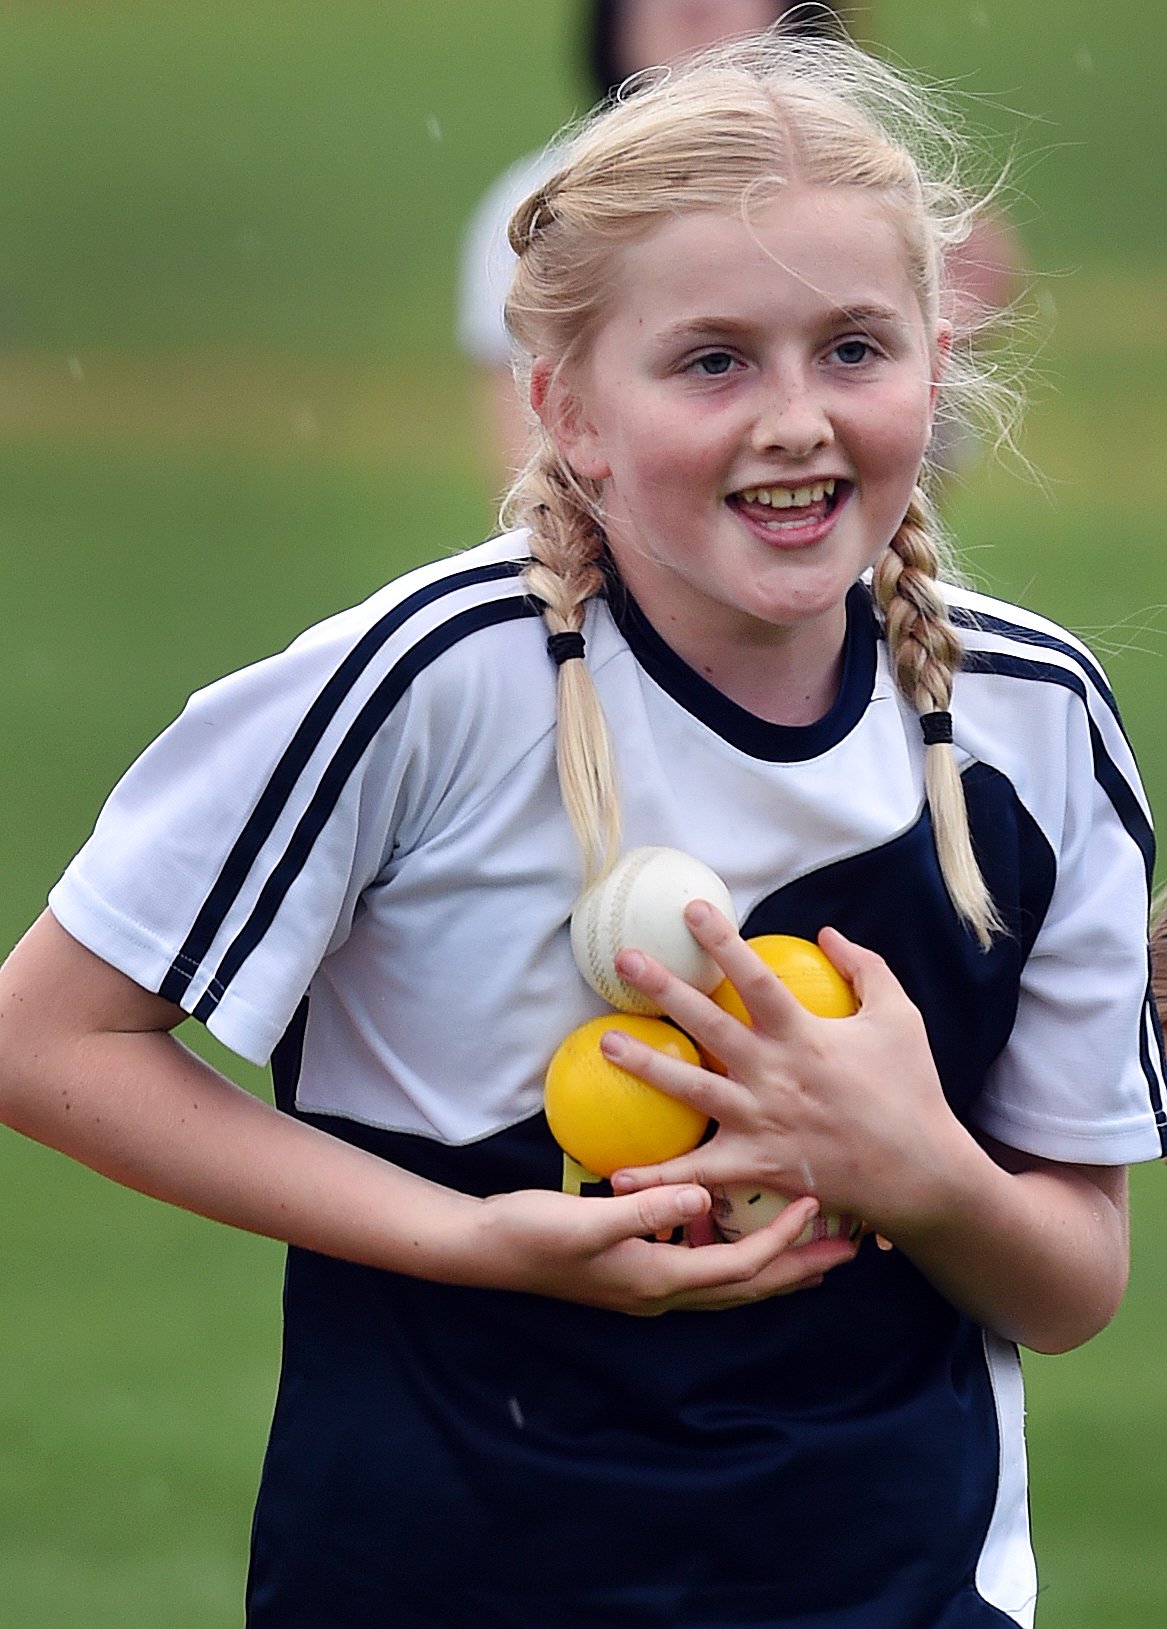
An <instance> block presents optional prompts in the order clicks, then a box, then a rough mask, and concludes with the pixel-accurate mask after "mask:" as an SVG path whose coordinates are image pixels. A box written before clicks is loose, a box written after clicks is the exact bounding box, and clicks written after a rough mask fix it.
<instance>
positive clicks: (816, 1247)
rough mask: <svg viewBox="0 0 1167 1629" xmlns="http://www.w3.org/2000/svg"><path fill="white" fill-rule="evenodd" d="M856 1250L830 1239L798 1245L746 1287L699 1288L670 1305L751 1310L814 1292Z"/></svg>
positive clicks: (689, 1308) (695, 1309) (690, 1309)
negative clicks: (764, 1303)
mask: <svg viewBox="0 0 1167 1629" xmlns="http://www.w3.org/2000/svg"><path fill="white" fill-rule="evenodd" d="M855 1253H856V1246H855V1245H854V1244H851V1243H849V1242H848V1241H846V1240H838V1239H832V1240H829V1241H823V1242H821V1243H816V1244H803V1245H798V1246H797V1247H796V1248H795V1249H793V1250H788V1251H786V1252H785V1254H784V1255H782V1256H780V1257H779V1258H778V1259H777V1260H776V1261H773V1262H771V1263H770V1264H769V1265H768V1266H767V1267H765V1268H764V1269H763V1270H762V1271H761V1272H759V1273H757V1274H756V1275H755V1276H754V1277H753V1278H752V1279H750V1280H749V1282H748V1283H745V1284H741V1285H735V1286H731V1287H727V1288H717V1289H711V1288H701V1289H696V1290H693V1291H691V1292H690V1293H689V1294H687V1295H686V1296H684V1297H681V1298H677V1299H676V1300H675V1301H674V1305H675V1306H676V1307H677V1308H678V1310H683V1311H686V1312H725V1311H729V1310H731V1309H732V1308H734V1307H747V1306H753V1305H755V1304H756V1303H757V1302H759V1301H769V1300H772V1299H773V1298H774V1297H775V1296H778V1295H794V1294H796V1293H797V1292H798V1291H799V1290H810V1289H815V1288H816V1287H817V1286H818V1285H819V1284H821V1283H822V1282H823V1280H824V1278H825V1277H826V1276H827V1274H828V1273H830V1272H833V1271H834V1269H835V1268H836V1267H844V1266H846V1264H847V1263H848V1262H849V1261H853V1260H854V1259H855Z"/></svg>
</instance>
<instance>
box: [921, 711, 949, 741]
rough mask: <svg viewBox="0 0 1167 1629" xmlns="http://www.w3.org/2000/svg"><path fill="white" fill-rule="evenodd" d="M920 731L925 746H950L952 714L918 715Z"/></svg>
mask: <svg viewBox="0 0 1167 1629" xmlns="http://www.w3.org/2000/svg"><path fill="white" fill-rule="evenodd" d="M920 732H921V734H922V735H923V737H924V745H925V746H926V747H948V746H951V745H952V714H951V713H922V714H921V715H920Z"/></svg>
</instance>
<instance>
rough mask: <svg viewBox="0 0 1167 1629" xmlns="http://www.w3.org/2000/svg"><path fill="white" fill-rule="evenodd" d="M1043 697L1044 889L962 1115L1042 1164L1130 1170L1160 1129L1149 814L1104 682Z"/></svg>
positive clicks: (1038, 788) (1060, 688)
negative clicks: (969, 1109) (982, 1080)
mask: <svg viewBox="0 0 1167 1629" xmlns="http://www.w3.org/2000/svg"><path fill="white" fill-rule="evenodd" d="M1029 688H1030V689H1031V691H1032V690H1033V689H1034V688H1035V687H1034V686H1030V687H1029ZM1045 695H1046V697H1048V698H1049V701H1050V703H1051V705H1050V707H1049V710H1048V713H1047V715H1046V716H1045V720H1044V723H1045V732H1044V733H1045V752H1046V756H1045V760H1044V766H1043V773H1042V775H1041V778H1040V782H1036V781H1034V780H1033V778H1032V777H1031V785H1032V786H1033V796H1034V799H1035V804H1036V806H1037V807H1038V810H1039V814H1040V822H1041V824H1042V827H1043V830H1044V831H1045V834H1046V836H1047V839H1048V840H1049V841H1050V843H1051V846H1052V847H1053V849H1054V851H1055V853H1056V856H1057V871H1056V883H1055V886H1054V890H1053V895H1052V898H1051V900H1050V904H1049V909H1048V911H1047V912H1046V915H1045V917H1044V919H1043V921H1042V923H1041V926H1040V929H1039V931H1038V932H1037V934H1036V937H1035V940H1034V944H1033V947H1032V950H1031V952H1030V954H1029V956H1028V958H1027V960H1026V963H1025V966H1024V969H1023V972H1022V979H1021V991H1020V1001H1019V1005H1018V1011H1017V1018H1016V1022H1015V1024H1014V1027H1013V1032H1012V1034H1011V1036H1010V1038H1009V1043H1008V1045H1007V1047H1006V1049H1005V1051H1004V1052H1003V1054H1002V1055H1001V1057H1000V1058H999V1059H998V1061H997V1063H996V1064H995V1065H994V1068H993V1070H992V1071H991V1073H990V1076H989V1079H988V1082H987V1085H986V1089H985V1092H984V1093H983V1095H982V1097H981V1099H980V1102H979V1104H978V1110H977V1116H976V1118H977V1122H978V1124H979V1125H980V1127H981V1128H982V1129H983V1130H985V1131H986V1132H988V1133H989V1134H990V1135H992V1136H994V1137H996V1138H998V1139H999V1140H1000V1141H1002V1142H1005V1143H1008V1144H1010V1145H1011V1146H1013V1147H1017V1148H1021V1149H1024V1150H1026V1151H1027V1152H1030V1153H1035V1154H1038V1155H1040V1156H1042V1157H1044V1158H1048V1159H1054V1160H1060V1161H1064V1162H1066V1163H1088V1164H1090V1163H1092V1164H1115V1165H1120V1164H1131V1163H1134V1162H1136V1161H1139V1160H1145V1159H1153V1158H1157V1157H1159V1156H1160V1154H1161V1153H1162V1150H1163V1137H1164V1128H1165V1125H1167V1121H1165V1116H1164V1090H1163V1056H1162V1041H1161V1035H1160V1031H1159V1025H1158V1021H1157V1017H1156V1014H1155V1010H1154V1005H1153V1002H1152V1000H1151V995H1150V989H1149V970H1148V953H1147V932H1146V929H1147V912H1148V893H1149V880H1150V873H1151V865H1152V862H1153V840H1152V834H1151V823H1150V816H1149V811H1148V809H1147V805H1146V800H1145V797H1144V794H1143V791H1142V787H1141V784H1140V781H1139V776H1138V772H1137V769H1136V767H1135V763H1134V759H1133V756H1132V754H1131V751H1130V747H1129V745H1128V742H1127V740H1126V737H1125V735H1124V733H1123V730H1122V727H1121V724H1120V722H1119V719H1118V714H1117V710H1116V709H1115V707H1114V702H1113V698H1112V697H1111V696H1110V693H1109V690H1108V689H1107V688H1106V686H1105V684H1104V683H1103V682H1098V683H1097V684H1095V683H1093V682H1089V683H1087V684H1086V685H1085V686H1084V687H1082V688H1081V692H1080V695H1079V694H1075V691H1074V689H1072V688H1069V687H1067V686H1065V685H1050V686H1048V687H1046V688H1045Z"/></svg>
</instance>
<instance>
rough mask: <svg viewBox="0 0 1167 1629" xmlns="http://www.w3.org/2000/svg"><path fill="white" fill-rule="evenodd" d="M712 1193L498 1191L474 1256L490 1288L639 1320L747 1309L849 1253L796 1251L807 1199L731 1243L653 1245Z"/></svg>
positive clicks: (808, 1281) (809, 1206) (699, 1213)
mask: <svg viewBox="0 0 1167 1629" xmlns="http://www.w3.org/2000/svg"><path fill="white" fill-rule="evenodd" d="M709 1202H710V1201H709V1195H708V1193H706V1192H705V1190H704V1189H703V1188H696V1187H692V1186H688V1185H682V1186H654V1187H651V1188H648V1189H646V1190H645V1191H644V1192H642V1193H632V1194H628V1195H625V1196H623V1197H620V1198H577V1197H576V1196H574V1195H570V1194H562V1193H552V1192H548V1191H546V1190H528V1191H523V1192H520V1193H510V1194H500V1195H498V1196H496V1197H495V1198H493V1199H488V1200H486V1201H485V1203H484V1204H483V1205H482V1207H481V1210H480V1216H481V1227H482V1228H483V1229H484V1233H483V1236H482V1238H481V1240H480V1249H479V1250H478V1251H476V1255H477V1259H478V1260H480V1261H481V1262H483V1263H484V1264H488V1267H487V1270H488V1272H489V1279H488V1280H485V1279H484V1280H483V1281H484V1282H489V1283H490V1284H491V1285H492V1286H493V1287H495V1288H501V1289H512V1290H523V1291H529V1292H531V1293H533V1294H537V1295H549V1296H554V1297H555V1298H556V1299H558V1300H561V1301H575V1302H580V1303H582V1304H584V1305H586V1306H594V1307H605V1308H607V1309H608V1310H609V1311H613V1312H625V1313H630V1314H632V1315H634V1316H639V1317H652V1316H655V1315H657V1314H659V1313H662V1312H676V1311H681V1310H689V1311H699V1310H700V1311H713V1310H719V1309H723V1308H726V1307H736V1306H746V1305H748V1304H750V1303H752V1302H755V1301H761V1300H765V1299H767V1298H768V1297H770V1296H774V1295H785V1294H788V1293H789V1292H790V1291H792V1290H801V1289H806V1288H808V1287H809V1286H811V1285H814V1284H818V1283H819V1282H821V1280H822V1276H823V1274H824V1273H825V1272H827V1271H828V1270H829V1269H830V1268H832V1267H837V1266H838V1265H839V1264H840V1263H841V1262H844V1261H849V1260H850V1259H851V1257H852V1256H853V1255H854V1253H855V1246H854V1245H852V1244H850V1243H848V1242H847V1241H846V1240H837V1239H832V1240H823V1241H820V1242H818V1243H815V1244H805V1245H795V1244H794V1240H795V1239H796V1238H797V1237H798V1235H799V1233H800V1232H801V1231H802V1229H803V1228H804V1227H805V1226H806V1224H807V1223H808V1222H809V1221H810V1220H811V1219H812V1218H813V1217H814V1215H815V1214H816V1212H817V1210H818V1205H817V1203H816V1202H815V1201H814V1200H811V1199H804V1200H800V1201H799V1202H798V1203H797V1204H793V1205H790V1206H788V1207H787V1209H786V1210H784V1211H783V1212H782V1214H781V1216H779V1217H778V1218H777V1219H776V1220H775V1221H774V1222H772V1223H771V1224H770V1226H768V1227H766V1228H763V1229H761V1230H760V1231H759V1232H757V1233H754V1234H751V1235H750V1236H749V1237H748V1238H745V1239H741V1240H739V1241H738V1242H737V1243H735V1244H710V1245H706V1246H703V1247H702V1248H700V1249H686V1248H685V1247H684V1246H683V1245H674V1244H664V1243H659V1242H655V1239H654V1236H655V1235H656V1234H658V1233H662V1232H669V1233H671V1231H672V1230H673V1229H674V1228H676V1227H680V1226H683V1225H685V1224H689V1223H692V1222H694V1221H699V1220H700V1219H701V1218H703V1217H704V1216H705V1215H707V1214H708V1211H709Z"/></svg>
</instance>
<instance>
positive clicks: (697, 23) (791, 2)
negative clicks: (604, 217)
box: [457, 0, 1022, 493]
mask: <svg viewBox="0 0 1167 1629" xmlns="http://www.w3.org/2000/svg"><path fill="white" fill-rule="evenodd" d="M870 9H871V8H869V7H862V8H861V7H859V6H856V5H844V6H837V5H825V4H821V3H818V0H584V4H583V6H582V8H581V16H580V44H581V47H582V53H581V54H582V55H583V57H584V60H585V62H586V64H587V70H588V77H589V81H590V83H591V85H592V87H593V89H594V91H595V94H596V97H597V99H599V100H603V99H605V98H612V97H614V96H615V95H616V93H617V92H618V91H619V89H620V87H621V86H622V85H623V84H624V83H625V81H627V80H628V79H630V78H631V77H632V76H633V75H635V74H638V73H642V72H644V71H645V70H647V69H650V68H657V67H666V66H669V65H671V64H674V63H678V62H682V61H684V60H685V58H686V57H690V56H693V55H695V54H696V53H698V52H700V51H703V50H706V49H708V48H709V47H710V46H714V45H718V44H720V43H721V42H722V41H725V40H731V39H739V38H745V37H747V36H749V35H752V34H760V33H763V32H764V31H765V30H766V29H768V28H773V27H775V26H776V25H778V24H781V26H782V28H783V29H784V30H785V31H786V32H789V33H794V34H804V35H806V34H841V33H843V32H844V29H845V25H846V23H848V22H850V21H851V20H853V19H854V18H855V17H856V15H857V14H858V13H859V12H860V11H862V13H863V15H865V16H866V15H867V14H868V13H869V11H870ZM557 158H558V150H557V147H556V145H555V144H554V143H549V144H548V145H547V146H545V147H543V148H540V149H539V150H538V151H537V152H534V153H527V154H525V155H524V156H523V157H522V158H520V159H518V160H517V162H515V163H514V164H512V165H511V166H510V167H509V168H508V169H506V170H505V171H504V172H503V173H502V175H500V176H499V177H498V178H497V179H496V180H495V181H494V182H493V183H492V184H491V186H490V187H489V188H488V189H487V191H486V192H485V194H484V195H483V197H482V199H481V200H480V202H479V203H478V205H477V207H476V208H475V210H474V212H473V214H472V215H471V217H470V220H469V223H468V225H467V227H466V230H465V232H464V235H463V239H462V246H461V255H460V263H459V268H458V291H457V339H458V346H459V349H460V350H461V352H462V354H463V356H464V357H465V358H466V360H467V363H468V364H469V367H470V370H471V373H472V376H473V383H472V389H473V394H474V407H475V412H476V416H477V418H478V420H479V426H480V428H479V442H480V446H481V457H482V465H483V470H484V475H485V479H486V481H487V483H488V485H489V487H490V489H491V491H492V493H497V492H500V491H502V490H505V488H506V487H507V486H509V485H510V483H511V481H512V480H513V478H514V476H515V475H516V474H517V473H518V471H519V470H520V469H521V467H522V465H523V463H524V461H525V459H526V456H527V450H528V441H529V437H530V433H531V419H530V415H529V412H528V409H527V407H526V405H525V403H524V402H523V400H522V398H521V397H520V395H519V393H518V391H517V390H516V388H515V381H514V374H513V367H512V360H513V358H512V348H511V342H510V338H509V336H508V334H507V331H506V326H505V324H504V322H503V302H504V300H505V299H506V294H507V290H508V288H509V287H510V281H511V275H512V273H513V271H514V265H515V257H514V254H513V253H512V251H511V248H510V245H509V244H508V242H507V224H508V222H509V220H510V217H511V215H512V213H513V212H514V210H515V209H516V208H517V206H518V205H519V204H520V203H521V202H522V200H523V199H524V198H526V197H527V196H528V195H529V194H530V193H532V192H533V191H534V190H535V189H536V188H537V187H539V186H541V185H542V183H543V182H544V181H545V180H546V179H547V178H548V177H549V176H550V175H551V174H552V172H553V170H554V169H555V165H556V161H557ZM1021 265H1022V257H1021V251H1020V245H1019V243H1018V240H1017V236H1016V233H1015V232H1014V230H1013V228H1012V227H1011V226H1010V224H1009V223H1008V222H1007V221H1006V220H1005V219H1004V218H1003V217H1002V216H1001V215H999V214H992V213H987V214H985V215H984V216H982V218H981V220H980V222H979V223H978V225H977V227H976V229H975V230H974V231H973V233H972V234H971V236H970V237H969V239H968V241H967V242H966V243H964V244H962V245H961V246H960V248H959V250H958V251H956V252H955V253H954V254H953V255H952V256H951V258H950V260H949V263H948V273H949V280H950V287H951V292H952V296H953V298H954V300H955V301H956V302H957V303H958V304H959V306H960V310H959V311H956V312H954V313H953V314H952V315H953V318H954V320H955V321H956V322H957V323H958V325H959V326H960V327H961V328H962V329H964V328H967V327H968V326H969V325H970V322H971V323H972V324H974V325H975V324H976V323H978V322H981V323H984V322H987V321H989V320H991V318H992V316H993V314H994V313H996V312H998V311H1000V310H1001V309H1002V308H1003V307H1005V306H1006V305H1008V304H1009V303H1010V301H1011V300H1013V299H1014V298H1015V297H1016V295H1017V293H1018V291H1019V286H1020V271H1021ZM974 448H975V436H974V435H973V434H972V433H971V432H970V431H969V430H968V429H967V428H964V427H961V428H956V427H954V426H949V425H947V424H945V423H943V422H938V423H937V426H936V432H935V437H934V445H933V449H932V462H933V465H934V468H935V470H936V473H937V477H938V480H939V481H940V482H944V481H945V480H947V478H948V477H950V476H951V475H953V474H956V473H958V472H959V471H960V470H961V469H963V468H964V467H966V466H967V464H968V463H969V461H970V459H971V457H972V455H973V451H974Z"/></svg>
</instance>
